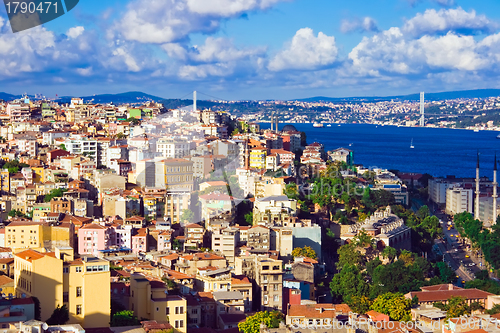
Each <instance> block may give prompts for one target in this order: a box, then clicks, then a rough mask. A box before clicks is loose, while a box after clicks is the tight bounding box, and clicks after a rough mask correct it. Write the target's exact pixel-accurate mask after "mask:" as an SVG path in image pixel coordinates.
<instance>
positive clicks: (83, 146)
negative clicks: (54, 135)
mask: <svg viewBox="0 0 500 333" xmlns="http://www.w3.org/2000/svg"><path fill="white" fill-rule="evenodd" d="M64 146H65V147H66V150H67V151H69V152H70V153H71V154H77V155H83V154H85V155H87V156H92V157H93V158H94V159H95V158H97V157H98V148H97V140H95V139H90V138H86V137H81V138H78V137H69V138H67V139H66V141H65V142H64Z"/></svg>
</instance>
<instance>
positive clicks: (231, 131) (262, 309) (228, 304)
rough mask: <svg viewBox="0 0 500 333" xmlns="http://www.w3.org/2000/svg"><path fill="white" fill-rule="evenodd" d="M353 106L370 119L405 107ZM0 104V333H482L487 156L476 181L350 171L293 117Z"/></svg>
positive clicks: (491, 290) (352, 167)
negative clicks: (263, 123) (339, 332)
mask: <svg viewBox="0 0 500 333" xmlns="http://www.w3.org/2000/svg"><path fill="white" fill-rule="evenodd" d="M200 103H202V101H200ZM276 104H278V103H277V102H276ZM433 104H435V105H440V106H441V107H442V108H443V110H444V109H445V108H446V110H447V109H457V110H459V111H458V112H461V111H462V110H464V108H465V109H467V110H469V111H470V112H474V113H480V112H482V111H481V110H494V108H495V107H496V105H497V99H488V100H481V101H479V100H468V101H444V102H435V103H433ZM281 105H286V106H287V108H289V109H293V108H294V107H296V106H298V105H300V106H301V107H306V106H308V105H309V104H302V103H300V104H298V102H281ZM317 105H318V104H316V106H317ZM321 106H327V107H328V108H331V109H336V108H337V106H335V105H333V104H324V105H323V104H321ZM345 106H346V105H344V107H345ZM351 107H352V110H358V111H360V112H361V113H365V114H367V115H370V114H373V117H372V118H370V119H371V120H370V121H375V120H374V119H381V118H380V117H382V116H383V115H392V114H393V113H396V114H398V113H402V114H404V113H405V112H406V113H408V112H410V111H411V110H414V109H416V108H417V105H416V104H411V103H410V104H404V103H403V104H399V103H393V102H378V103H373V104H359V105H358V104H356V105H351ZM0 110H1V114H0V120H1V121H2V125H1V126H0V137H1V144H0V145H1V161H0V163H1V165H2V169H1V171H0V180H1V191H2V198H1V216H0V218H1V221H2V227H1V228H0V249H1V253H2V255H1V258H0V263H1V265H2V266H1V270H0V272H1V274H2V275H0V288H1V296H2V300H1V302H2V311H3V313H4V316H2V317H1V318H0V323H1V325H2V327H3V329H6V330H7V331H8V329H9V328H12V329H14V330H17V331H19V330H20V331H23V332H25V331H27V330H28V329H29V330H35V329H38V330H39V332H41V331H42V330H43V331H50V332H52V331H53V332H55V331H60V330H64V331H68V332H75V333H76V332H81V331H82V330H85V331H89V332H104V331H106V332H108V331H109V332H111V331H112V332H125V331H129V330H136V329H140V330H144V331H145V332H149V331H150V330H154V331H155V332H159V331H161V332H244V333H254V332H333V331H337V330H346V331H352V330H356V329H361V330H364V331H370V332H379V331H380V332H386V330H389V331H391V332H392V331H393V330H397V331H398V332H399V331H401V332H409V331H412V332H415V333H417V332H419V333H423V332H436V333H437V332H443V330H445V331H447V332H448V331H449V332H467V331H473V330H479V329H481V330H485V331H487V332H496V331H497V330H498V328H497V320H498V319H499V318H500V317H499V316H500V305H498V304H499V303H500V296H497V295H499V294H500V283H499V282H498V280H497V269H499V268H500V256H498V253H500V239H499V236H500V234H499V230H498V228H497V227H496V222H497V221H498V215H499V213H500V205H499V204H498V195H497V187H498V183H497V178H496V170H497V164H496V162H495V163H494V165H491V166H489V165H484V163H482V164H481V163H480V157H479V155H478V161H477V177H476V178H475V179H474V178H471V179H467V178H456V177H451V176H450V177H446V178H435V177H433V176H432V175H429V174H419V173H404V172H398V171H397V170H391V171H389V170H386V169H381V168H367V167H364V166H363V165H360V164H356V161H355V156H356V152H355V150H354V149H353V150H351V149H348V148H345V147H338V148H337V149H333V150H330V151H327V150H326V149H325V147H324V145H323V144H322V143H321V142H310V141H309V140H308V139H307V133H303V132H300V131H298V130H297V129H296V128H295V127H294V126H293V124H292V123H293V122H294V121H298V120H299V119H300V121H309V120H310V119H308V118H298V117H299V116H294V115H293V113H291V112H290V113H289V115H288V116H285V117H283V116H282V115H279V114H277V113H271V114H270V116H269V119H268V121H270V120H272V124H271V127H270V129H261V126H260V124H259V121H261V120H262V118H259V117H260V116H259V115H257V116H255V117H251V115H246V116H241V115H238V116H237V115H235V114H237V113H238V112H235V114H232V113H231V112H229V111H214V110H211V109H206V108H199V107H198V105H197V101H196V99H194V103H193V105H189V106H185V107H182V108H177V109H168V108H166V107H165V106H164V105H163V104H162V103H158V102H147V103H145V104H141V105H137V104H134V105H131V104H119V105H114V104H95V103H91V102H85V101H84V100H82V99H81V98H72V99H71V102H70V103H57V102H54V101H47V100H35V99H34V100H31V99H30V98H28V97H24V98H22V99H17V100H11V101H5V102H4V103H3V104H1V108H0ZM389 110H392V111H389ZM394 110H397V112H396V111H394ZM372 111H373V112H372ZM339 112H340V111H339ZM337 115H338V114H337V113H331V114H330V113H328V112H325V113H324V115H323V117H324V118H320V119H322V120H323V121H324V122H328V123H330V122H331V123H333V122H339V123H340V122H342V121H343V119H342V118H337ZM251 120H252V121H251ZM367 121H368V118H367ZM410 121H411V120H410ZM316 122H318V123H319V120H316ZM386 124H387V125H391V124H393V123H391V122H387V123H386ZM406 125H408V124H406ZM486 126H487V124H486ZM490 127H491V126H490ZM480 168H481V171H484V170H491V173H493V175H494V176H493V179H492V180H491V179H489V178H487V177H484V176H480V171H479V170H480ZM488 172H489V171H488ZM462 324H463V325H464V326H461V325H462ZM61 325H62V326H61ZM454 325H455V326H454ZM42 326H43V327H42ZM389 331H387V332H389Z"/></svg>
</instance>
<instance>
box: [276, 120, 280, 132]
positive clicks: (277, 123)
mask: <svg viewBox="0 0 500 333" xmlns="http://www.w3.org/2000/svg"><path fill="white" fill-rule="evenodd" d="M275 120H276V133H278V128H279V123H280V118H279V117H278V116H276V118H275Z"/></svg>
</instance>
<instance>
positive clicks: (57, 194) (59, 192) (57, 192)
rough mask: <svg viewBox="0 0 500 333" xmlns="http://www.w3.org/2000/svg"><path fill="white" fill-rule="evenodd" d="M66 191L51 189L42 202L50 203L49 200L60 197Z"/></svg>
mask: <svg viewBox="0 0 500 333" xmlns="http://www.w3.org/2000/svg"><path fill="white" fill-rule="evenodd" d="M67 191H68V190H67V189H60V188H56V189H53V190H52V191H50V194H47V195H45V198H44V199H43V201H45V202H50V200H52V199H53V198H57V197H62V196H63V195H64V193H65V192H67Z"/></svg>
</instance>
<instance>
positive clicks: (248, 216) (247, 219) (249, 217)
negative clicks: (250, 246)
mask: <svg viewBox="0 0 500 333" xmlns="http://www.w3.org/2000/svg"><path fill="white" fill-rule="evenodd" d="M245 222H246V223H247V224H248V225H252V224H253V212H248V213H246V214H245Z"/></svg>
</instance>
